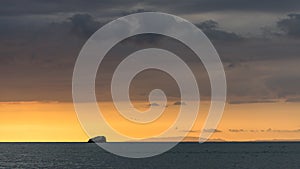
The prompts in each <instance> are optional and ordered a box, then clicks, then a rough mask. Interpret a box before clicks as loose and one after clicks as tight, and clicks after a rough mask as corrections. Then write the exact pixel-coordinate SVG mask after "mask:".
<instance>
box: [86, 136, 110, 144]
mask: <svg viewBox="0 0 300 169" xmlns="http://www.w3.org/2000/svg"><path fill="white" fill-rule="evenodd" d="M88 143H106V137H105V136H97V137H94V138H91V139H89V141H88Z"/></svg>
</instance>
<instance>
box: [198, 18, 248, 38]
mask: <svg viewBox="0 0 300 169" xmlns="http://www.w3.org/2000/svg"><path fill="white" fill-rule="evenodd" d="M197 26H198V27H199V28H200V29H201V30H202V31H203V32H204V33H205V34H206V35H207V36H208V38H210V39H211V40H223V41H227V42H228V41H240V40H242V39H244V38H243V37H242V36H240V35H237V34H235V33H232V32H227V31H223V30H221V29H220V28H219V25H218V23H217V22H216V21H213V20H207V21H204V22H202V23H199V24H197Z"/></svg>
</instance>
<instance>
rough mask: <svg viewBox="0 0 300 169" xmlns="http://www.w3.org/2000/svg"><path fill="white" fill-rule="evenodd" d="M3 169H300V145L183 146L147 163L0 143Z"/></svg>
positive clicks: (85, 147)
mask: <svg viewBox="0 0 300 169" xmlns="http://www.w3.org/2000/svg"><path fill="white" fill-rule="evenodd" d="M0 168H9V169H10V168H30V169H31V168H71V169H73V168H84V169H89V168H100V169H300V143H276V142H274V143H204V144H198V143H180V144H178V145H177V146H176V147H174V148H173V149H171V150H170V151H168V152H166V153H164V154H161V155H158V156H155V157H150V158H145V159H129V158H124V157H119V156H116V155H113V154H110V153H108V152H106V151H104V150H103V149H101V148H100V147H98V146H97V145H96V144H93V143H0Z"/></svg>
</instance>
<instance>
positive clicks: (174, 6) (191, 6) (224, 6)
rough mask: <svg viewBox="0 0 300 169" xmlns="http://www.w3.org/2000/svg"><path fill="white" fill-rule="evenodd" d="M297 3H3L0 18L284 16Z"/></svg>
mask: <svg viewBox="0 0 300 169" xmlns="http://www.w3.org/2000/svg"><path fill="white" fill-rule="evenodd" d="M299 6H300V2H299V1H298V0H286V1H273V0H263V1H261V0H252V1H249V0H200V1H199V0H190V1H181V0H165V1H160V0H141V1H138V0H127V1H123V0H101V1H99V0H90V1H84V0H63V1H57V0H51V1H50V0H26V1H17V0H4V1H1V6H0V11H1V12H0V15H2V16H5V15H6V16H19V15H46V14H56V13H78V12H92V13H96V12H98V13H102V15H103V16H104V15H107V16H112V15H120V14H122V12H121V11H124V10H128V11H132V10H142V11H144V10H147V11H148V10H155V11H164V12H171V13H175V14H182V13H183V14H189V13H201V12H202V13H204V12H211V11H263V12H284V11H297V10H299V9H300V7H299Z"/></svg>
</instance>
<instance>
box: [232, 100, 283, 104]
mask: <svg viewBox="0 0 300 169" xmlns="http://www.w3.org/2000/svg"><path fill="white" fill-rule="evenodd" d="M276 102H278V101H277V100H233V101H229V102H228V103H229V104H253V103H276Z"/></svg>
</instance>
